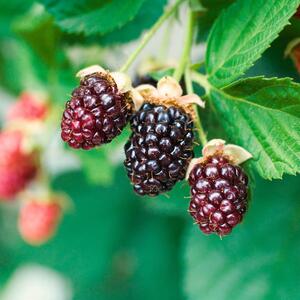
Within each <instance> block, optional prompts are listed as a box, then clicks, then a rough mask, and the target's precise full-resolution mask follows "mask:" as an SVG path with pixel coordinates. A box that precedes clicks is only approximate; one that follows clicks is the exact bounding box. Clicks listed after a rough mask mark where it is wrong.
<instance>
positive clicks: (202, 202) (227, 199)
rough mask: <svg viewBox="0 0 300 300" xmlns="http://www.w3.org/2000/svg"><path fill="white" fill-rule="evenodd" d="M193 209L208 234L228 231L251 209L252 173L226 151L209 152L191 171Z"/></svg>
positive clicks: (191, 209) (226, 232) (224, 233)
mask: <svg viewBox="0 0 300 300" xmlns="http://www.w3.org/2000/svg"><path fill="white" fill-rule="evenodd" d="M189 184H190V186H191V194H192V200H191V202H190V207H189V212H190V214H191V216H192V217H193V218H194V219H195V221H196V223H197V224H199V228H200V229H201V230H202V231H203V232H204V233H206V234H211V233H216V234H218V235H219V236H224V235H227V234H229V233H230V232H231V230H232V228H233V227H235V226H236V225H237V224H238V223H240V222H241V221H242V219H243V215H244V213H245V212H246V209H247V198H248V177H247V175H246V174H245V173H244V172H243V170H242V169H241V168H240V167H239V166H236V165H233V164H232V163H231V161H230V160H229V159H228V157H226V156H224V155H222V154H214V155H212V156H208V157H206V158H205V159H204V161H203V162H201V163H198V164H196V165H195V166H194V167H193V169H192V170H191V172H190V175H189Z"/></svg>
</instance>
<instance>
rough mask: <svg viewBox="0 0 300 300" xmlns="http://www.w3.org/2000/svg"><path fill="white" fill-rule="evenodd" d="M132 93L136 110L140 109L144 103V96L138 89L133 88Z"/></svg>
mask: <svg viewBox="0 0 300 300" xmlns="http://www.w3.org/2000/svg"><path fill="white" fill-rule="evenodd" d="M130 94H131V99H132V102H133V104H134V110H135V111H138V110H139V109H140V108H141V106H142V105H143V103H144V97H143V96H142V95H141V94H140V93H139V92H138V91H137V90H136V89H132V90H131V92H130Z"/></svg>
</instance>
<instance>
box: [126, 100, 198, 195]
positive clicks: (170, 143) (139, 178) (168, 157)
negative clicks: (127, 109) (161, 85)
mask: <svg viewBox="0 0 300 300" xmlns="http://www.w3.org/2000/svg"><path fill="white" fill-rule="evenodd" d="M131 129H132V135H131V137H130V139H129V141H128V142H127V144H126V145H125V155H126V159H125V162H124V165H125V167H126V169H127V174H128V177H129V178H130V179H131V182H132V184H133V186H134V190H135V191H136V192H137V193H138V194H140V195H149V196H156V195H158V194H159V193H162V192H166V191H169V190H170V189H171V188H172V187H173V186H174V184H175V183H176V182H177V181H179V180H182V179H184V177H185V174H186V170H187V167H188V164H189V162H190V160H191V159H192V158H193V141H194V134H193V121H192V119H191V117H190V115H189V114H188V113H186V112H185V111H184V110H183V109H182V108H179V107H177V106H175V105H170V106H166V105H162V104H153V103H149V102H146V103H144V104H143V105H142V107H141V108H140V110H139V111H138V112H137V113H136V114H135V115H134V116H133V117H132V119H131Z"/></svg>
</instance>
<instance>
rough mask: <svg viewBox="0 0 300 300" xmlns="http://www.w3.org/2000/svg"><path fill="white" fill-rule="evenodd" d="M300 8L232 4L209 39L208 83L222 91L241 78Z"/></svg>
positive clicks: (259, 1)
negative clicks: (221, 88) (224, 87)
mask: <svg viewBox="0 0 300 300" xmlns="http://www.w3.org/2000/svg"><path fill="white" fill-rule="evenodd" d="M299 4H300V1H299V0H282V1H277V0H252V1H249V0H238V1H236V2H235V3H234V4H232V5H231V6H230V7H229V8H228V9H227V10H226V11H224V13H222V14H221V16H220V17H219V18H218V19H217V21H216V23H215V24H214V26H213V28H212V31H211V33H210V36H209V40H208V45H207V52H206V68H207V73H208V79H209V81H210V82H211V83H212V84H213V85H214V86H217V87H223V86H225V85H227V84H228V83H231V82H232V81H234V80H235V79H236V78H238V77H239V76H240V75H242V74H244V72H245V71H246V70H247V69H248V68H249V67H250V66H251V65H252V64H253V63H254V62H255V61H256V60H257V59H258V58H259V57H260V55H261V54H262V53H263V52H264V51H265V50H266V49H267V48H268V47H269V45H270V43H271V42H272V41H273V40H274V39H275V38H276V37H277V36H278V33H279V32H280V31H281V30H282V29H283V27H284V26H285V25H287V24H288V20H289V18H290V17H291V16H292V15H293V13H294V12H295V11H296V8H297V7H298V6H299Z"/></svg>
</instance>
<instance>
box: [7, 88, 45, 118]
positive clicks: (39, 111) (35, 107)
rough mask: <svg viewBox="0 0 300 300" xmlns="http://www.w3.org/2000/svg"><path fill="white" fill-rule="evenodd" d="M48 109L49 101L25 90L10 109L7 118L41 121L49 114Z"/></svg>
mask: <svg viewBox="0 0 300 300" xmlns="http://www.w3.org/2000/svg"><path fill="white" fill-rule="evenodd" d="M48 110H49V108H48V105H47V103H46V102H45V101H44V100H42V99H39V98H38V95H35V94H33V93H28V92H24V93H22V94H21V96H20V98H19V100H18V101H17V102H16V103H14V104H13V105H12V107H11V108H10V110H9V111H8V114H7V119H8V121H16V120H26V121H37V120H40V121H41V120H44V119H45V117H46V116H47V113H48Z"/></svg>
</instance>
